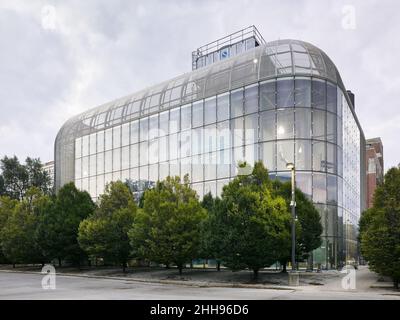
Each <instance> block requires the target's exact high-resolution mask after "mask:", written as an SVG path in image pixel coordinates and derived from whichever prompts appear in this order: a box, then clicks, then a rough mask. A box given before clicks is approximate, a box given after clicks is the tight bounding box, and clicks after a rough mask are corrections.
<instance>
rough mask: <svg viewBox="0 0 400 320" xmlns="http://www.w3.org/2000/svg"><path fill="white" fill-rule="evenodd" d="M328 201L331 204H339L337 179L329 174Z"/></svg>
mask: <svg viewBox="0 0 400 320" xmlns="http://www.w3.org/2000/svg"><path fill="white" fill-rule="evenodd" d="M326 191H327V201H328V203H330V204H337V201H338V197H337V177H336V176H334V175H330V174H328V176H327V186H326Z"/></svg>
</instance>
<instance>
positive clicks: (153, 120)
mask: <svg viewBox="0 0 400 320" xmlns="http://www.w3.org/2000/svg"><path fill="white" fill-rule="evenodd" d="M158 132H159V130H158V115H154V116H151V117H150V118H149V140H152V139H154V138H158Z"/></svg>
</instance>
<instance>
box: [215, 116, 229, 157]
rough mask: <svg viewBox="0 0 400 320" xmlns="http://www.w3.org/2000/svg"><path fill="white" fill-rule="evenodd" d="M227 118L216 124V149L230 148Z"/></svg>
mask: <svg viewBox="0 0 400 320" xmlns="http://www.w3.org/2000/svg"><path fill="white" fill-rule="evenodd" d="M230 146H231V142H230V130H229V120H228V121H224V122H220V123H218V124H217V150H221V149H226V148H230Z"/></svg>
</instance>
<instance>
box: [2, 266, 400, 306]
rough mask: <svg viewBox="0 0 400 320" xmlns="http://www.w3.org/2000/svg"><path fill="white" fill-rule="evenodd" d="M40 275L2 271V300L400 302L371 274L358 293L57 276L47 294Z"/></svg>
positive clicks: (365, 274) (361, 276)
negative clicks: (374, 285) (372, 284)
mask: <svg viewBox="0 0 400 320" xmlns="http://www.w3.org/2000/svg"><path fill="white" fill-rule="evenodd" d="M42 277H43V276H42V275H41V274H31V273H13V272H2V271H0V299H22V300H24V299H40V300H41V299H141V300H164V299H172V300H182V299H193V300H202V299H211V300H213V299H229V300H235V299H257V300H258V299H274V300H275V299H278V300H279V299H285V300H286V299H346V300H348V299H399V300H400V292H397V293H396V292H393V291H390V290H379V289H370V288H369V285H368V284H369V281H372V280H373V279H372V277H371V273H370V272H369V271H361V272H360V273H358V274H357V281H358V286H357V287H358V289H357V290H344V289H342V288H341V287H340V285H338V283H332V284H328V285H326V286H307V287H299V288H298V289H296V290H275V289H255V288H254V289H253V288H218V287H211V288H206V287H190V286H184V285H171V284H154V283H143V282H134V281H125V280H114V279H98V278H84V277H74V276H63V275H57V278H56V289H55V290H44V289H42V286H41V281H42Z"/></svg>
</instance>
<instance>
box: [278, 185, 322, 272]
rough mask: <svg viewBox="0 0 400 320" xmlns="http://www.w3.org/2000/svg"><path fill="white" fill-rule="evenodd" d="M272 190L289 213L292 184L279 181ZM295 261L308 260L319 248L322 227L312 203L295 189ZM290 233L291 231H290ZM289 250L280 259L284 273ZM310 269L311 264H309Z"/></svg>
mask: <svg viewBox="0 0 400 320" xmlns="http://www.w3.org/2000/svg"><path fill="white" fill-rule="evenodd" d="M273 189H274V190H275V192H276V194H278V195H280V196H282V197H283V198H284V199H285V201H286V205H287V208H288V211H289V212H290V210H291V206H290V202H291V200H292V184H291V182H284V183H282V182H281V181H279V180H275V181H274V182H273ZM295 196H296V216H297V223H296V261H304V260H305V259H308V258H309V256H310V254H312V251H313V250H315V249H317V248H319V247H320V246H321V243H322V240H321V234H322V231H323V227H322V224H321V217H320V215H319V212H318V210H317V209H316V208H315V207H314V205H313V203H312V202H311V201H310V200H309V199H308V198H307V197H306V195H305V194H304V193H303V192H302V191H301V190H300V189H297V188H296V191H295ZM290 232H291V231H290ZM290 257H291V249H290V250H289V251H288V253H287V255H286V256H285V257H283V258H282V259H281V261H280V262H281V264H282V265H283V267H284V271H286V264H287V262H288V261H290ZM311 267H312V264H311Z"/></svg>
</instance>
